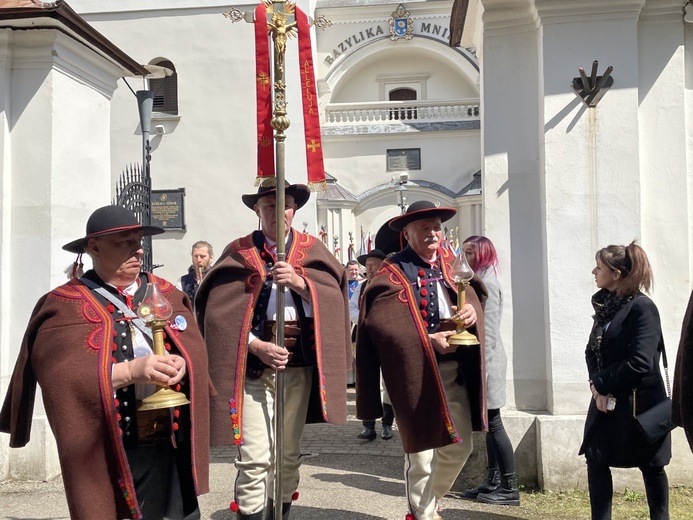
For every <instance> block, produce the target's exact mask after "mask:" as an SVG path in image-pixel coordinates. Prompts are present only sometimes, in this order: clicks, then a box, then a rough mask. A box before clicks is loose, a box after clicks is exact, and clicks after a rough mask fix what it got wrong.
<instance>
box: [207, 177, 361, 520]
mask: <svg viewBox="0 0 693 520" xmlns="http://www.w3.org/2000/svg"><path fill="white" fill-rule="evenodd" d="M276 191H277V190H276V188H275V187H262V186H261V187H260V188H259V189H258V191H257V193H253V194H246V195H243V196H242V200H243V203H244V204H245V205H246V206H247V207H248V208H250V209H252V210H253V211H254V212H255V214H256V215H257V216H258V218H259V219H260V229H259V230H257V231H254V232H253V233H251V234H249V235H247V236H245V237H241V238H239V239H237V240H234V241H233V242H231V243H230V244H229V245H228V246H227V247H226V249H225V250H224V252H223V253H222V254H221V256H220V258H219V260H218V261H217V263H216V264H215V265H214V267H213V268H212V270H211V271H210V272H209V274H208V275H207V276H206V277H205V279H204V280H203V281H202V284H201V285H200V289H199V291H198V293H197V301H196V311H197V318H198V322H199V323H200V328H201V329H202V331H203V334H204V337H205V341H206V342H207V348H208V351H209V357H210V367H211V372H210V375H211V377H212V382H213V383H214V385H215V387H216V389H217V390H218V392H219V395H218V396H217V397H215V398H213V399H212V444H235V445H236V446H237V447H238V456H237V457H236V461H235V465H236V468H237V470H238V473H237V477H236V483H235V485H234V498H233V502H232V503H231V510H232V511H235V512H236V513H237V517H238V519H239V520H263V519H265V518H267V519H272V520H273V519H274V503H273V498H272V497H273V481H274V470H275V461H274V460H273V452H272V443H273V440H274V438H275V436H274V431H273V419H274V400H275V378H276V374H277V372H283V374H284V375H283V379H284V390H285V391H284V401H283V403H284V418H283V419H284V420H283V424H282V437H283V441H284V442H283V446H282V451H283V461H282V468H283V471H282V493H283V497H282V520H286V519H288V518H289V515H290V510H291V504H292V502H293V501H294V500H296V499H297V498H298V493H297V492H296V490H297V488H298V482H299V469H300V467H301V461H302V455H301V437H302V435H303V429H304V427H305V425H306V423H316V422H317V423H322V422H330V423H337V424H343V423H345V422H346V369H347V362H348V360H349V361H350V360H351V345H350V341H349V313H348V311H347V277H346V271H345V269H344V266H342V264H340V263H339V262H338V261H337V260H336V259H335V257H334V256H333V255H332V254H331V253H330V252H329V251H328V250H327V248H326V247H325V245H324V244H323V243H322V241H321V240H318V239H316V238H315V237H313V236H311V235H306V234H304V233H301V232H299V231H297V230H295V229H292V228H291V224H292V222H293V219H294V214H295V213H296V211H297V210H298V209H299V208H301V207H302V206H304V205H305V204H306V203H307V202H308V199H309V197H310V192H309V191H308V187H307V186H305V185H303V184H288V183H287V185H286V187H285V194H286V196H285V207H284V208H283V210H284V211H283V214H284V224H285V236H283V237H277V228H276V221H277V213H278V212H277V201H276V195H277V194H276ZM281 213H282V211H281V209H280V211H279V214H281ZM277 240H284V241H285V243H286V259H285V261H278V260H277V258H276V244H277ZM278 286H283V287H284V288H285V289H286V291H285V306H284V309H283V313H284V319H285V326H284V336H285V337H284V343H283V344H282V345H279V344H277V341H278V340H277V334H276V326H277V324H276V320H277V311H278V309H277V295H278V290H277V289H278ZM229 415H230V417H229ZM266 510H267V512H268V516H267V517H265V511H266ZM276 520H279V519H276Z"/></svg>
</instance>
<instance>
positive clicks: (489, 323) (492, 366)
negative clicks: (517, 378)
mask: <svg viewBox="0 0 693 520" xmlns="http://www.w3.org/2000/svg"><path fill="white" fill-rule="evenodd" d="M477 274H478V275H479V277H480V278H481V280H482V281H483V282H484V284H486V288H487V289H488V299H487V300H486V305H485V307H484V325H485V327H486V343H485V348H486V401H487V403H486V406H487V408H488V409H489V410H494V409H496V408H502V407H503V406H504V405H505V380H506V368H507V357H506V356H505V350H504V349H503V341H502V340H501V337H500V321H501V315H502V314H503V293H502V292H501V288H500V283H499V282H498V278H497V277H496V274H495V273H494V271H493V268H492V267H491V268H488V269H486V270H484V271H480V272H478V273H477Z"/></svg>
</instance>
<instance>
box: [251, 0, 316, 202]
mask: <svg viewBox="0 0 693 520" xmlns="http://www.w3.org/2000/svg"><path fill="white" fill-rule="evenodd" d="M295 16H296V29H297V30H298V61H299V63H300V69H301V70H300V71H301V100H302V103H303V126H304V138H305V150H306V165H307V167H308V189H309V190H311V191H324V190H326V189H327V184H326V182H325V164H324V161H323V153H322V140H321V136H320V113H319V111H318V96H317V92H316V89H315V71H314V68H313V53H312V50H311V43H310V23H309V20H308V16H307V15H306V14H305V13H304V12H303V11H301V10H300V9H299V8H298V7H296V8H295ZM254 25H255V56H256V57H255V72H256V77H255V81H256V84H255V92H256V100H257V165H258V167H257V179H256V181H255V185H256V186H259V185H265V186H271V185H273V184H276V181H275V180H274V177H275V168H274V130H273V129H272V125H271V121H272V85H271V83H272V79H271V75H270V45H269V38H268V32H267V31H268V29H267V9H266V7H265V5H264V4H260V5H259V6H258V7H257V8H256V9H255V24H254ZM270 179H271V180H270Z"/></svg>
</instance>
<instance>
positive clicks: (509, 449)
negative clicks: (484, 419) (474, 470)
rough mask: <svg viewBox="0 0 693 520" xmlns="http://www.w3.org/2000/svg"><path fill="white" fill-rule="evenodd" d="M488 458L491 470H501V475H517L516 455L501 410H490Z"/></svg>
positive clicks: (487, 440) (487, 437)
mask: <svg viewBox="0 0 693 520" xmlns="http://www.w3.org/2000/svg"><path fill="white" fill-rule="evenodd" d="M486 456H487V458H488V467H489V469H498V470H500V474H501V475H505V476H508V475H512V474H513V473H515V455H514V454H513V445H512V444H511V443H510V439H509V438H508V433H507V432H506V431H505V427H504V426H503V421H502V420H501V414H500V409H498V408H494V409H493V410H488V433H487V434H486Z"/></svg>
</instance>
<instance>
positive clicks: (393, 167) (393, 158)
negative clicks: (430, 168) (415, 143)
mask: <svg viewBox="0 0 693 520" xmlns="http://www.w3.org/2000/svg"><path fill="white" fill-rule="evenodd" d="M420 169H421V148H396V149H393V150H388V151H387V171H389V172H406V171H409V170H420Z"/></svg>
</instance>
